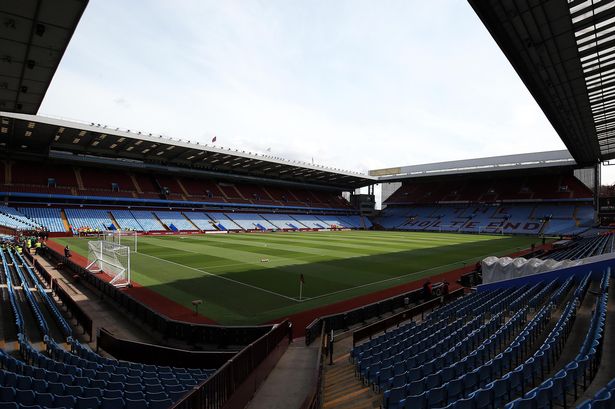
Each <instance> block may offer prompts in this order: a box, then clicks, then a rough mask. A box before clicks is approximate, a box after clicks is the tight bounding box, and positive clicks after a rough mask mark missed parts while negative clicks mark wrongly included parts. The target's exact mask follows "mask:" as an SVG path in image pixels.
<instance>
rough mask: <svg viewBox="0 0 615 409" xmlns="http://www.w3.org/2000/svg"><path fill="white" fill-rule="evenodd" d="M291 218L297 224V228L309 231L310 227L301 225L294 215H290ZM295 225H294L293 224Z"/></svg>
mask: <svg viewBox="0 0 615 409" xmlns="http://www.w3.org/2000/svg"><path fill="white" fill-rule="evenodd" d="M289 216H290V218H291V219H293V220H294V221H295V222H297V227H298V228H300V229H307V228H308V227H307V226H306V225H305V224H303V223H301V222H300V221H299V220H297V219H296V218H295V217H294V216H293V215H292V214H289ZM293 224H294V223H293Z"/></svg>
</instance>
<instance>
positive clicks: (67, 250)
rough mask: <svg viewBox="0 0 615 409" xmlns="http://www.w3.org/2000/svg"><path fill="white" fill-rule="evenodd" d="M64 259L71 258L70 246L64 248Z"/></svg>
mask: <svg viewBox="0 0 615 409" xmlns="http://www.w3.org/2000/svg"><path fill="white" fill-rule="evenodd" d="M64 257H66V258H71V257H72V256H71V254H70V249H69V248H68V244H67V245H66V247H64Z"/></svg>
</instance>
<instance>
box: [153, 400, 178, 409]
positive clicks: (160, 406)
mask: <svg viewBox="0 0 615 409" xmlns="http://www.w3.org/2000/svg"><path fill="white" fill-rule="evenodd" d="M171 405H173V402H172V401H171V399H162V400H150V401H149V406H148V408H149V409H168V408H170V407H171Z"/></svg>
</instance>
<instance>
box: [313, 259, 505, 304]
mask: <svg viewBox="0 0 615 409" xmlns="http://www.w3.org/2000/svg"><path fill="white" fill-rule="evenodd" d="M512 250H514V249H508V250H505V251H507V252H508V251H512ZM483 257H487V255H482V256H477V257H471V258H468V259H465V260H460V261H454V262H452V263H448V264H442V265H440V266H435V267H431V268H428V269H425V270H421V271H414V272H412V273H408V274H404V275H400V276H395V277H391V278H386V279H384V280H380V281H374V282H371V283H367V284H362V285H357V286H354V287H350V288H346V289H344V290H339V291H335V292H332V293H328V294H323V295H318V296H315V297H312V299H313V300H316V299H318V298H323V297H328V296H330V295H334V294H339V293H343V292H345V291H351V290H355V289H357V288H364V287H369V286H371V285H378V284H382V283H386V282H388V281H394V280H395V281H399V280H401V279H402V278H408V277H412V276H415V275H421V274H423V273H426V272H428V271H433V270H439V269H441V268H444V267H448V266H454V265H456V264H459V263H467V262H469V261H474V260H480V259H481V258H483Z"/></svg>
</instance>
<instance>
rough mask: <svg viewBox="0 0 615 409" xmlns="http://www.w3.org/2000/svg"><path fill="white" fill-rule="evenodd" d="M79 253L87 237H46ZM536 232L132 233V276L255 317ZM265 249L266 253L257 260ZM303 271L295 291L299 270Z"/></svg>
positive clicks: (420, 271) (510, 247)
mask: <svg viewBox="0 0 615 409" xmlns="http://www.w3.org/2000/svg"><path fill="white" fill-rule="evenodd" d="M56 241H58V242H59V243H61V244H62V245H65V244H69V245H70V246H71V248H72V250H73V251H76V252H78V253H79V254H82V255H85V256H87V240H85V239H79V238H63V239H56ZM535 241H536V238H529V237H509V236H488V235H470V234H452V233H450V234H449V233H424V232H419V233H415V232H375V231H347V232H306V233H271V234H225V235H199V236H165V237H160V236H159V237H152V236H147V237H139V252H138V253H134V254H132V256H131V257H132V258H131V264H132V279H133V281H136V282H137V283H139V284H141V285H143V286H145V287H148V288H150V289H152V290H153V291H156V292H158V293H160V294H162V295H164V296H165V297H168V298H170V299H172V300H174V301H176V302H178V303H180V304H182V305H185V306H186V307H188V308H191V304H190V302H191V301H192V300H194V299H203V300H204V301H205V303H204V305H203V306H202V307H201V308H200V311H199V312H201V313H202V314H203V315H205V316H207V317H209V318H211V319H213V320H216V321H217V322H219V323H222V324H228V325H230V324H235V325H248V324H257V323H263V322H266V321H269V320H273V319H276V318H279V317H283V316H286V315H289V314H292V313H296V312H299V311H303V310H307V309H312V308H315V307H320V306H323V305H327V304H331V303H334V302H337V301H340V300H345V299H349V298H353V297H356V296H358V295H362V294H367V293H371V292H374V291H377V290H382V289H385V288H388V287H393V286H396V285H399V284H403V283H406V282H410V281H414V280H418V279H421V278H423V277H426V276H430V275H434V274H437V273H441V272H444V271H448V270H452V269H455V268H458V267H461V266H463V264H464V263H468V264H469V263H476V261H478V260H481V259H482V258H484V257H486V256H489V255H503V254H508V253H512V252H514V251H517V250H518V249H519V248H527V247H529V245H530V244H531V243H532V242H535ZM261 259H269V262H267V263H264V262H261ZM300 274H303V275H304V277H305V285H304V288H303V297H304V299H303V300H301V301H300V300H299V275H300Z"/></svg>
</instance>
